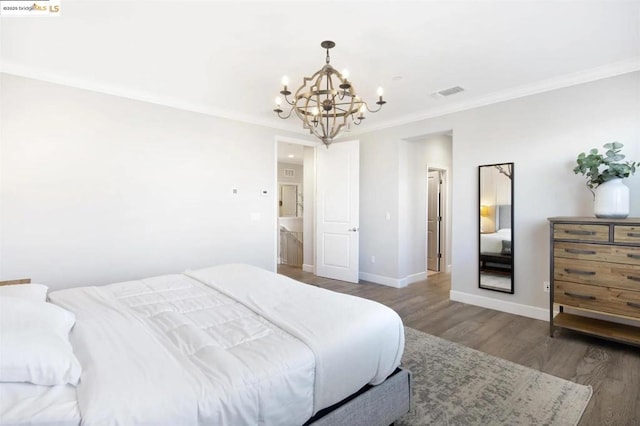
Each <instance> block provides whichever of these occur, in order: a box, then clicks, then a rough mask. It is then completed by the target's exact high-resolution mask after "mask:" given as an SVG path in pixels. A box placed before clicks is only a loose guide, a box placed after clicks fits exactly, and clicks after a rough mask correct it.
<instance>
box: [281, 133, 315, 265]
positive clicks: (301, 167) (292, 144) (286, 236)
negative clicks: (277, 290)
mask: <svg viewBox="0 0 640 426" xmlns="http://www.w3.org/2000/svg"><path fill="white" fill-rule="evenodd" d="M314 145H315V144H314V143H313V142H308V141H304V140H298V139H292V138H285V137H276V159H277V169H276V181H275V194H276V197H275V198H276V206H275V208H276V212H277V214H276V224H275V233H276V235H275V240H276V258H275V263H276V268H277V267H279V266H280V265H287V268H297V269H302V270H305V271H307V272H313V244H314V235H313V234H314V233H313V226H314V220H313V210H314V209H313V203H314V191H315V160H314V151H315V150H314Z"/></svg>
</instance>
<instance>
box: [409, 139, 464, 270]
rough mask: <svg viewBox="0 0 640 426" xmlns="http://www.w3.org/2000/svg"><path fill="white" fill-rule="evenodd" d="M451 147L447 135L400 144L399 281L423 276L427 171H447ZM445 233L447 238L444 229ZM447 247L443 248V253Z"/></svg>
mask: <svg viewBox="0 0 640 426" xmlns="http://www.w3.org/2000/svg"><path fill="white" fill-rule="evenodd" d="M451 145H452V142H451V136H447V135H435V136H425V137H420V138H416V139H413V140H410V141H402V142H400V144H399V149H400V151H401V152H402V153H403V154H402V155H401V157H402V158H401V159H400V160H399V165H398V167H399V170H400V180H399V194H400V200H399V202H400V208H399V214H400V216H401V220H400V238H399V247H400V249H399V254H398V259H399V269H398V272H399V278H406V277H415V278H421V277H424V276H425V274H426V271H427V264H426V259H427V252H426V248H427V239H426V236H427V210H426V205H427V168H428V167H440V168H444V169H449V170H450V168H451ZM445 210H446V209H445ZM445 214H446V212H445ZM444 232H445V234H446V235H450V233H448V232H447V231H446V230H444ZM445 240H446V238H445ZM448 246H449V245H445V250H447V247H448ZM450 258H451V256H450V253H445V260H447V259H450ZM420 274H422V275H420Z"/></svg>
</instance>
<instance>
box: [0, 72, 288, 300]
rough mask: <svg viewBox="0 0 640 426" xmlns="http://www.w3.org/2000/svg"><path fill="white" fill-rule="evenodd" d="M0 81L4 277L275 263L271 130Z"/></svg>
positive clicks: (85, 280)
mask: <svg viewBox="0 0 640 426" xmlns="http://www.w3.org/2000/svg"><path fill="white" fill-rule="evenodd" d="M0 90H1V96H0V98H1V100H0V102H1V104H0V105H1V107H2V110H1V112H2V115H1V123H0V156H1V158H0V166H1V171H0V232H1V238H0V279H13V278H22V277H31V278H32V279H33V280H34V281H39V282H44V283H46V284H49V285H50V286H51V287H52V288H64V287H70V286H77V285H88V284H104V283H109V282H114V281H119V280H127V279H134V278H141V277H146V276H151V275H155V274H162V273H167V272H179V271H182V270H184V269H186V268H198V267H203V266H207V265H212V264H218V263H224V262H247V263H251V264H254V265H257V266H261V267H264V268H267V269H273V268H274V265H275V247H276V241H275V240H274V238H275V232H274V225H275V223H276V217H275V213H276V208H275V206H276V194H274V193H273V188H274V182H275V179H276V177H275V176H274V173H275V169H276V167H275V162H276V160H275V143H274V131H273V130H272V129H267V128H263V127H259V126H252V125H248V124H245V123H239V122H234V121H230V120H225V119H217V118H213V117H210V116H205V115H201V114H197V113H192V112H185V111H181V110H176V109H172V108H168V107H163V106H158V105H153V104H147V103H143V102H138V101H132V100H129V99H125V98H119V97H115V96H109V95H103V94H99V93H95V92H90V91H85V90H79V89H74V88H69V87H64V86H59V85H55V84H50V83H45V82H41V81H37V80H30V79H25V78H19V77H14V76H9V75H5V74H2V75H0ZM279 133H284V132H279ZM232 188H237V189H238V194H237V195H233V194H232ZM262 189H267V190H268V191H269V194H268V195H267V196H263V195H260V191H261V190H262Z"/></svg>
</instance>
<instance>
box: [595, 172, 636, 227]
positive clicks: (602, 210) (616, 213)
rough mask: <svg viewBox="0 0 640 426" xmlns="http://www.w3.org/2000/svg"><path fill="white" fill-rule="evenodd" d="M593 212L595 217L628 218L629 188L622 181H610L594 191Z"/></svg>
mask: <svg viewBox="0 0 640 426" xmlns="http://www.w3.org/2000/svg"><path fill="white" fill-rule="evenodd" d="M593 211H594V213H595V215H596V217H603V218H611V219H624V218H625V217H627V216H629V187H627V185H625V184H624V182H622V179H611V180H608V181H606V182H605V183H601V184H600V185H598V187H597V188H596V189H595V199H594V202H593Z"/></svg>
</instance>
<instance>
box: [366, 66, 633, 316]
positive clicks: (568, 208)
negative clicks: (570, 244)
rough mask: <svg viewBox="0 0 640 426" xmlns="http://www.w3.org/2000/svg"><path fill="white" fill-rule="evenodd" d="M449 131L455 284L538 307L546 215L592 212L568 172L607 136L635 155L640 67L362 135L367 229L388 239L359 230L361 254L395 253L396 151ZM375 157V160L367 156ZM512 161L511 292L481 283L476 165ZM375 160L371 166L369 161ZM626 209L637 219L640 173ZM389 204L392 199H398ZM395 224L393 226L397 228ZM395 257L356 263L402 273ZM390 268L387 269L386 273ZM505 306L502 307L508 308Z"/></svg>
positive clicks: (475, 298)
mask: <svg viewBox="0 0 640 426" xmlns="http://www.w3.org/2000/svg"><path fill="white" fill-rule="evenodd" d="M449 129H453V163H452V170H453V176H452V178H453V179H452V194H453V199H452V203H451V208H452V214H453V240H452V249H453V252H452V259H453V262H452V266H453V271H452V291H453V294H454V295H456V294H457V295H458V296H459V294H463V295H468V296H470V298H469V299H468V300H469V301H472V302H474V303H475V302H477V303H483V302H481V299H482V298H488V300H489V302H488V303H493V302H492V301H497V302H498V303H500V302H512V303H515V304H516V305H515V306H516V309H520V310H521V311H522V312H527V313H529V314H531V313H532V312H533V313H543V312H544V311H543V310H544V309H546V308H547V305H548V294H546V293H543V291H542V282H543V280H547V279H548V277H549V260H548V259H549V241H548V239H549V237H548V235H549V232H548V223H547V217H550V216H559V215H566V216H571V215H583V216H592V215H593V209H592V196H591V194H590V193H589V192H588V191H587V190H586V189H585V187H584V180H583V178H582V177H581V176H576V175H574V174H573V172H572V168H573V163H574V162H575V158H576V156H577V154H578V153H580V152H582V151H586V150H588V149H590V148H593V147H601V146H602V145H603V144H604V143H606V142H611V141H619V142H622V143H623V144H625V148H624V152H625V153H626V154H627V158H628V159H631V160H640V72H635V73H631V74H626V75H621V76H618V77H612V78H608V79H603V80H599V81H595V82H591V83H587V84H582V85H576V86H572V87H568V88H564V89H560V90H555V91H550V92H546V93H541V94H538V95H533V96H528V97H525V98H520V99H515V100H511V101H507V102H503V103H499V104H494V105H490V106H486V107H481V108H476V109H473V110H468V111H463V112H459V113H454V114H450V115H447V116H443V117H438V118H434V119H429V120H424V121H421V122H417V123H412V124H410V125H405V126H401V127H396V128H391V129H385V130H380V131H377V132H373V133H369V134H366V135H361V140H362V148H361V153H362V157H363V162H366V163H367V164H368V165H366V166H365V165H363V168H362V176H361V182H362V184H361V211H363V212H368V213H369V214H370V216H369V218H368V219H367V221H366V222H367V230H370V231H372V232H373V231H374V230H378V229H379V230H380V232H379V234H380V235H384V237H380V236H377V237H371V236H366V237H365V235H364V230H363V235H362V236H361V241H362V243H363V245H364V247H361V253H363V255H364V256H367V254H368V253H381V252H384V251H385V250H386V249H387V248H388V249H389V251H390V252H391V253H396V252H397V247H396V246H395V245H394V242H395V241H397V240H398V236H397V235H399V232H397V231H396V234H395V235H394V229H393V228H394V227H393V226H389V223H388V221H386V220H385V219H384V211H385V210H387V209H392V208H393V207H392V206H393V205H398V203H397V200H396V196H395V194H397V192H398V191H397V189H396V188H397V185H398V179H400V171H399V165H398V164H399V162H398V155H399V154H398V152H399V151H401V150H400V144H401V142H402V141H403V140H405V139H411V138H413V137H416V136H417V135H424V134H429V133H436V132H441V131H446V130H449ZM370 162H372V163H370ZM502 162H514V163H515V180H514V183H515V199H514V205H515V223H514V230H515V234H514V239H515V242H514V248H515V294H514V295H507V294H501V293H497V292H492V291H488V290H481V289H479V288H478V261H477V258H478V255H477V251H478V247H477V245H478V242H477V241H478V239H477V236H476V232H477V227H478V225H477V218H478V194H477V191H478V169H477V167H478V165H481V164H493V163H502ZM374 165H375V166H374ZM626 183H627V185H628V186H629V187H630V190H631V206H630V209H631V216H635V217H637V216H640V177H639V176H638V174H636V176H633V177H632V178H630V179H627V180H626ZM394 203H395V204H394ZM395 229H398V228H397V227H396V228H395ZM399 264H400V261H399V260H398V261H397V262H396V264H395V265H394V264H393V262H392V261H390V262H388V263H385V264H384V265H383V264H373V265H372V264H370V263H364V262H361V267H362V268H363V269H364V268H365V267H366V268H367V271H368V272H370V273H372V274H379V275H387V276H390V277H396V278H401V277H402V275H401V271H400V268H399ZM389 274H391V275H389ZM507 305H508V303H507V304H505V303H503V305H502V307H504V306H507Z"/></svg>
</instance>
